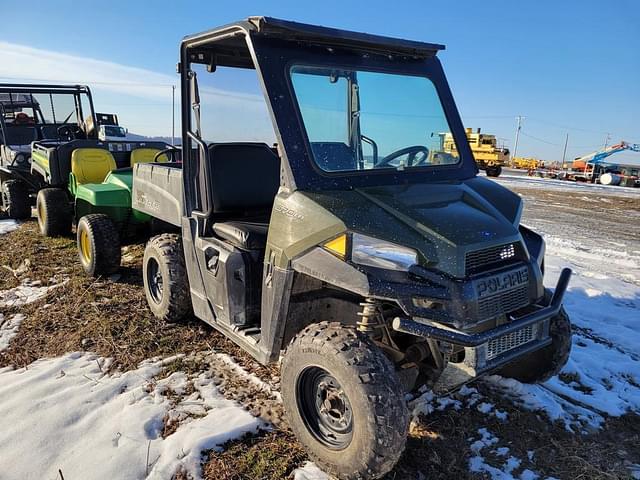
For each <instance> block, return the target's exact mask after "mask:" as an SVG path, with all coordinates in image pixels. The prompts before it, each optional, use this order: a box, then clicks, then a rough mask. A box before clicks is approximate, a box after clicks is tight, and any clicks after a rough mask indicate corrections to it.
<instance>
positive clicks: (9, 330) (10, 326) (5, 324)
mask: <svg viewBox="0 0 640 480" xmlns="http://www.w3.org/2000/svg"><path fill="white" fill-rule="evenodd" d="M23 320H24V315H22V314H20V313H18V314H16V315H12V316H10V317H5V316H4V315H3V314H2V313H0V352H1V351H2V350H5V349H6V348H7V347H8V346H9V342H10V341H11V340H12V339H13V337H15V336H16V335H17V334H18V330H19V329H20V324H21V323H22V321H23Z"/></svg>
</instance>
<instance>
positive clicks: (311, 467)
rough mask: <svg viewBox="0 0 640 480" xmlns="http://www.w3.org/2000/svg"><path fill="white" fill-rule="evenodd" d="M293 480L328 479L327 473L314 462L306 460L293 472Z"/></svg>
mask: <svg viewBox="0 0 640 480" xmlns="http://www.w3.org/2000/svg"><path fill="white" fill-rule="evenodd" d="M293 479H294V480H330V477H329V475H327V474H326V473H324V472H323V471H322V470H320V469H319V468H318V467H317V466H316V464H315V463H313V462H307V463H306V464H305V465H304V466H303V467H301V468H298V469H297V470H296V471H295V472H294V473H293Z"/></svg>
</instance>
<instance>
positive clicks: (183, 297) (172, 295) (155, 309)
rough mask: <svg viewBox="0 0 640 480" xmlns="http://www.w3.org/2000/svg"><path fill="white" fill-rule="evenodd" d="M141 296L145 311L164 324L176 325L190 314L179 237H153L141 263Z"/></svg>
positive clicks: (189, 299)
mask: <svg viewBox="0 0 640 480" xmlns="http://www.w3.org/2000/svg"><path fill="white" fill-rule="evenodd" d="M142 279H143V282H144V293H145V295H146V297H147V303H148V304H149V309H150V310H151V312H152V313H153V314H154V315H155V317H156V318H158V319H159V320H162V321H164V322H169V323H173V322H179V321H181V320H182V319H184V317H185V316H186V315H187V314H188V313H189V312H190V311H191V297H190V292H189V280H188V277H187V267H186V265H185V259H184V252H183V250H182V241H181V239H180V236H179V235H176V234H172V233H165V234H162V235H158V236H156V237H153V238H152V239H151V240H149V242H148V243H147V246H146V247H145V249H144V259H143V261H142Z"/></svg>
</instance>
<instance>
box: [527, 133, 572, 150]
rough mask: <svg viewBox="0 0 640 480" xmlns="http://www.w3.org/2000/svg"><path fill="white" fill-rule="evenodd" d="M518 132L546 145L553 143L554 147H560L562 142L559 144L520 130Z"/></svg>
mask: <svg viewBox="0 0 640 480" xmlns="http://www.w3.org/2000/svg"><path fill="white" fill-rule="evenodd" d="M520 134H521V135H523V136H525V137H527V138H531V139H533V140H537V141H538V142H542V143H546V144H547V145H553V146H554V147H561V146H562V144H560V143H553V142H549V141H547V140H543V139H542V138H538V137H534V136H533V135H529V134H528V133H524V132H520Z"/></svg>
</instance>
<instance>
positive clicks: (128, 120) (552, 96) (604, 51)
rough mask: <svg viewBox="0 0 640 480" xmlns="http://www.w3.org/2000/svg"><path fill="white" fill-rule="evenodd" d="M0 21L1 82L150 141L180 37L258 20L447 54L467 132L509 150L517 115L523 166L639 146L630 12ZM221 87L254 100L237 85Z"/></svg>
mask: <svg viewBox="0 0 640 480" xmlns="http://www.w3.org/2000/svg"><path fill="white" fill-rule="evenodd" d="M2 11H3V26H2V29H0V77H4V78H7V77H10V78H33V77H35V78H37V79H39V80H47V79H51V80H56V81H62V80H66V81H78V82H89V83H91V84H92V85H94V90H95V97H96V103H97V105H98V109H99V110H100V109H101V110H107V111H109V110H113V111H118V112H119V113H120V115H121V119H122V123H124V124H127V126H129V127H130V129H131V130H132V131H136V132H141V133H145V134H164V135H169V134H170V131H171V119H170V117H171V104H170V99H171V88H170V86H169V85H170V84H171V83H172V82H175V81H176V80H177V77H176V76H175V75H174V71H175V63H176V60H177V52H178V43H179V41H180V39H181V38H182V37H183V36H184V35H187V34H190V33H194V32H197V31H201V30H206V29H208V28H211V27H213V26H216V25H219V24H224V23H227V22H230V21H233V20H236V19H240V18H243V17H246V16H248V15H260V14H264V15H271V16H277V17H281V18H287V19H292V20H298V21H303V22H309V23H317V24H323V25H329V26H335V27H340V28H345V29H353V30H359V31H366V32H370V33H378V34H384V35H390V36H399V37H404V38H410V39H416V40H424V41H431V42H436V43H443V44H445V45H446V46H447V49H446V50H445V51H444V52H442V53H441V55H440V56H441V59H442V62H443V64H444V67H445V71H446V72H447V75H448V78H449V82H450V84H451V87H452V90H453V92H454V96H455V98H456V101H457V103H458V108H459V109H460V112H461V114H462V117H463V121H464V123H465V125H466V126H468V127H474V128H476V127H482V129H483V130H484V131H487V132H491V133H495V134H496V135H497V136H498V137H499V138H501V139H503V141H504V142H506V144H507V145H508V146H511V147H512V146H513V140H514V134H515V117H516V116H517V115H523V116H525V117H526V118H525V119H524V122H523V125H524V126H523V130H522V136H521V139H520V145H519V148H518V151H519V153H520V154H523V155H532V156H538V157H541V158H545V159H549V160H555V159H558V158H559V157H561V155H562V144H563V142H564V137H565V134H566V133H568V134H569V152H568V157H569V158H572V157H575V156H578V155H579V154H586V153H588V152H590V151H593V150H594V149H597V148H598V147H600V146H602V144H604V142H605V139H606V137H607V133H610V134H611V138H610V140H609V143H612V142H617V141H619V140H627V141H630V142H638V143H640V2H637V1H635V0H617V1H609V2H603V1H592V0H586V1H577V0H575V1H571V0H566V1H557V0H556V1H547V0H542V1H535V2H517V1H513V0H511V1H502V0H499V1H486V2H478V1H473V2H472V1H453V2H442V1H440V2H434V1H425V0H423V1H407V2H399V1H396V2H391V1H384V2H383V1H376V0H370V1H366V2H364V1H363V2H359V1H348V0H341V1H334V0H324V1H316V2H301V1H278V2H271V4H269V3H267V2H257V1H247V0H244V1H242V2H239V1H235V2H228V1H221V0H218V1H215V2H213V1H202V2H196V1H179V2H178V1H157V2H135V1H128V2H127V1H121V0H112V1H109V2H97V1H95V2H91V1H86V2H83V3H82V4H79V3H78V2H71V1H68V0H58V1H56V2H49V1H47V2H45V1H39V0H32V1H31V2H29V4H28V10H27V7H26V4H25V3H24V2H22V1H15V0H2ZM7 19H13V20H15V22H12V21H7ZM19 48H22V50H19ZM33 49H37V50H33ZM18 50H19V52H20V54H19V55H18V54H15V52H17V51H18ZM56 54H63V56H60V57H56V56H55V55H56ZM27 59H30V60H29V62H27V61H26V60H27ZM96 60H98V62H96ZM26 63H29V64H30V65H25V64H26ZM71 76H73V78H69V77H71ZM101 79H103V81H104V82H105V83H109V85H99V82H100V80H101ZM127 83H137V84H139V85H126V84H127ZM114 84H121V85H114ZM216 87H217V88H219V89H222V90H231V91H237V92H239V93H245V92H246V93H254V91H252V90H250V89H248V88H247V87H246V82H244V81H241V80H240V79H237V78H235V77H234V76H233V75H227V76H226V77H225V78H223V79H221V80H220V82H219V83H218V84H217V85H216ZM227 109H228V110H229V111H232V110H233V108H232V106H227ZM620 155H625V156H627V157H628V158H632V157H637V156H640V155H634V154H620Z"/></svg>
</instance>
